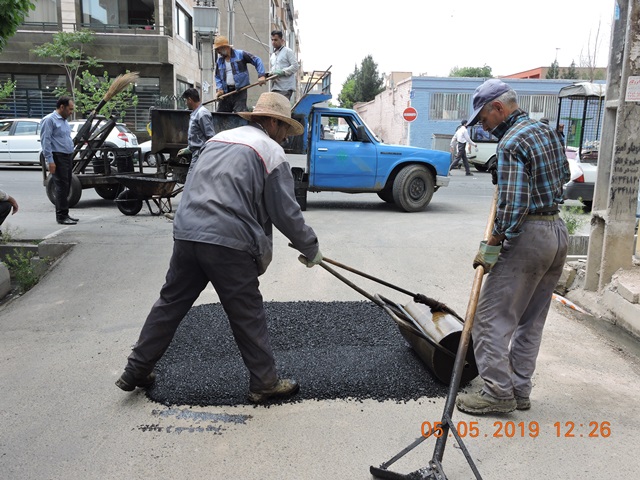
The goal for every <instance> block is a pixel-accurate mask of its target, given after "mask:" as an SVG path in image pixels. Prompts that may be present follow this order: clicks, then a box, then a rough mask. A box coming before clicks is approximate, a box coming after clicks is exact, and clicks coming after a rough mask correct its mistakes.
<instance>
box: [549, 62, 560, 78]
mask: <svg viewBox="0 0 640 480" xmlns="http://www.w3.org/2000/svg"><path fill="white" fill-rule="evenodd" d="M546 78H548V79H552V78H560V67H558V60H554V61H553V62H551V66H550V67H549V70H547V76H546Z"/></svg>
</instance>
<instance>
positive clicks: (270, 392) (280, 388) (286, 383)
mask: <svg viewBox="0 0 640 480" xmlns="http://www.w3.org/2000/svg"><path fill="white" fill-rule="evenodd" d="M298 390H300V385H299V384H298V382H296V381H295V380H293V379H292V378H280V379H279V380H278V381H277V382H276V384H275V385H274V386H273V387H271V388H266V389H264V390H259V391H257V392H252V391H251V390H249V401H250V402H251V403H264V402H266V401H267V400H269V399H271V398H286V397H290V396H292V395H295V394H296V393H298Z"/></svg>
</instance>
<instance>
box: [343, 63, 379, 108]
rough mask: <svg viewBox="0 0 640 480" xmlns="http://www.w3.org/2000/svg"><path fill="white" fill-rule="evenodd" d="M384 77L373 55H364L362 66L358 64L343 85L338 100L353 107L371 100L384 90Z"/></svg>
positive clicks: (346, 105) (347, 106)
mask: <svg viewBox="0 0 640 480" xmlns="http://www.w3.org/2000/svg"><path fill="white" fill-rule="evenodd" d="M383 85H384V77H383V76H382V75H381V74H380V73H378V64H377V63H376V62H375V61H374V60H373V57H372V56H371V55H367V56H366V57H364V59H363V60H362V62H361V63H360V68H358V66H356V67H355V68H354V70H353V73H351V74H349V76H348V77H347V80H346V81H345V82H344V84H343V85H342V91H341V92H340V95H338V102H340V105H341V106H342V107H344V108H353V105H354V104H355V103H358V102H370V101H371V100H373V99H374V98H375V97H376V95H378V94H379V93H380V92H381V91H383V90H384V87H383Z"/></svg>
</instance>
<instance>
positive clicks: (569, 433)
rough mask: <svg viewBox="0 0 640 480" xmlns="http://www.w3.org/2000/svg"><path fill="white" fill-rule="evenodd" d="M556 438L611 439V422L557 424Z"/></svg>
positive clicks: (555, 426)
mask: <svg viewBox="0 0 640 480" xmlns="http://www.w3.org/2000/svg"><path fill="white" fill-rule="evenodd" d="M553 426H554V428H555V431H556V437H562V438H574V437H587V438H598V437H601V438H609V437H610V436H611V422H588V423H576V422H571V421H569V422H555V423H554V424H553Z"/></svg>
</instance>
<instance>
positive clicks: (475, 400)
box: [456, 390, 516, 415]
mask: <svg viewBox="0 0 640 480" xmlns="http://www.w3.org/2000/svg"><path fill="white" fill-rule="evenodd" d="M456 406H457V407H458V410H460V411H461V412H466V413H473V414H476V415H478V414H480V415H481V414H485V413H509V412H513V411H514V410H515V409H516V399H515V398H513V397H512V398H505V399H502V398H495V397H492V396H491V395H489V394H488V393H486V392H485V391H484V390H480V391H479V392H477V393H470V394H468V395H463V396H461V397H458V399H457V400H456Z"/></svg>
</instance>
